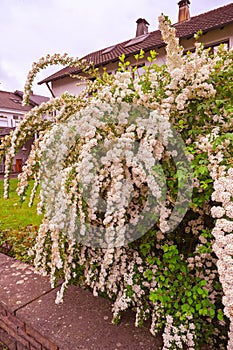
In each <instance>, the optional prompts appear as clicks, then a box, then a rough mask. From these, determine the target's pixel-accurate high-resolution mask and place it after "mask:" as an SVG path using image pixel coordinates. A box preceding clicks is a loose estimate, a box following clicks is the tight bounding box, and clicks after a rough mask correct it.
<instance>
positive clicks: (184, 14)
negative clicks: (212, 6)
mask: <svg viewBox="0 0 233 350" xmlns="http://www.w3.org/2000/svg"><path fill="white" fill-rule="evenodd" d="M178 5H179V16H178V22H179V23H180V22H184V21H188V20H189V19H190V12H189V5H190V1H189V0H181V1H179V2H178Z"/></svg>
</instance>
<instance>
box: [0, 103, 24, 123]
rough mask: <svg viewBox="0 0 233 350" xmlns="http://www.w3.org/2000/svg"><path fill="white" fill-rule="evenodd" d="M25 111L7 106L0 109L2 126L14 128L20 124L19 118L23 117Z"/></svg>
mask: <svg viewBox="0 0 233 350" xmlns="http://www.w3.org/2000/svg"><path fill="white" fill-rule="evenodd" d="M23 116H24V113H23V112H19V111H16V110H13V109H12V110H10V109H6V108H1V109H0V127H3V128H4V127H5V128H7V127H8V128H14V127H15V126H16V125H17V124H18V120H20V119H21V118H23Z"/></svg>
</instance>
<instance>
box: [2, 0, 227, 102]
mask: <svg viewBox="0 0 233 350" xmlns="http://www.w3.org/2000/svg"><path fill="white" fill-rule="evenodd" d="M231 2H232V1H229V0H191V5H190V12H191V16H195V15H198V14H200V13H203V12H207V11H209V10H211V9H214V8H217V7H220V6H223V5H226V4H229V3H231ZM177 3H178V0H117V1H113V0H86V1H85V0H84V1H83V0H0V90H6V91H15V90H23V86H24V83H25V80H26V76H27V72H28V71H29V69H30V67H31V65H32V63H33V62H34V61H38V60H39V58H40V57H42V56H44V55H46V54H48V53H49V54H54V53H61V54H63V53H65V52H67V53H68V54H69V55H71V56H77V57H80V58H81V57H83V56H84V55H85V54H87V53H90V52H92V51H95V50H98V49H102V48H105V47H108V46H111V45H113V44H115V43H118V42H121V41H125V40H127V39H130V38H132V37H134V36H135V33H136V20H137V19H138V18H140V17H142V18H145V19H146V20H147V21H148V22H149V23H150V26H149V31H153V30H156V29H158V16H159V15H160V14H161V13H164V14H165V15H168V16H169V17H170V19H171V20H172V22H173V23H175V22H177V16H178V5H177ZM60 68H61V67H57V68H56V70H59V69H60ZM53 71H54V68H53V69H52V70H51V69H49V70H46V71H43V73H41V74H40V75H38V78H37V81H36V82H35V83H34V86H33V91H34V93H37V94H42V95H46V96H50V94H49V92H48V89H47V88H46V87H45V86H44V87H43V86H42V87H41V86H39V85H37V82H38V81H39V80H42V79H43V78H44V77H46V76H49V75H50V74H51V73H52V72H53Z"/></svg>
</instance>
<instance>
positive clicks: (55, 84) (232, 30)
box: [38, 0, 233, 97]
mask: <svg viewBox="0 0 233 350" xmlns="http://www.w3.org/2000/svg"><path fill="white" fill-rule="evenodd" d="M189 5H190V1H189V0H181V1H179V3H178V6H179V8H178V10H179V11H178V22H177V23H175V24H174V25H173V26H174V27H175V28H176V30H177V36H178V37H179V40H180V44H181V45H182V46H183V47H184V50H185V51H188V50H193V49H194V38H193V36H194V34H195V33H197V32H198V31H199V30H202V32H203V35H202V36H201V41H202V42H203V44H204V45H205V47H206V48H207V47H210V48H211V49H212V50H215V48H217V47H218V46H219V45H220V43H224V44H225V45H226V46H227V47H228V48H230V47H233V3H229V4H228V5H226V6H222V7H219V8H217V9H215V10H212V11H209V12H206V13H202V14H200V15H198V16H194V17H191V16H190V9H189ZM136 23H137V29H136V36H135V37H134V38H131V39H128V40H126V41H124V42H121V43H118V44H115V45H112V46H110V47H107V48H104V49H102V50H98V51H95V52H92V53H90V54H88V55H86V56H85V57H83V59H86V60H87V62H93V63H94V65H95V67H98V68H99V69H100V72H101V71H103V68H105V69H106V70H107V72H108V73H112V74H114V72H116V70H117V69H118V62H119V56H121V55H122V54H123V53H124V54H125V55H126V57H127V59H128V60H129V61H130V62H131V64H132V65H134V63H135V64H136V61H135V58H134V55H135V54H137V53H139V51H140V49H143V50H144V52H145V58H144V59H143V60H141V61H140V64H141V65H146V64H149V63H148V62H147V60H146V58H147V56H148V55H149V52H150V50H155V51H156V52H157V53H158V58H157V63H158V64H162V63H165V61H166V52H165V46H166V45H165V43H164V42H163V40H162V38H161V33H160V31H159V30H155V31H151V32H149V29H148V26H149V23H148V22H147V21H146V20H145V19H144V18H139V19H138V20H137V21H136ZM77 74H80V75H82V74H83V73H82V72H81V71H80V70H77V68H74V67H65V68H63V69H61V70H59V71H58V72H56V73H54V74H52V75H50V76H49V77H47V78H46V79H44V80H42V81H40V82H39V83H38V84H46V85H47V86H48V88H49V90H50V92H51V93H52V95H53V96H54V97H55V96H60V95H61V94H62V93H63V92H64V91H68V92H70V93H72V94H74V95H79V93H80V92H81V91H82V89H83V88H84V87H85V82H83V80H79V79H77V78H72V77H71V76H72V75H77ZM77 83H79V84H78V86H77V85H76V84H77Z"/></svg>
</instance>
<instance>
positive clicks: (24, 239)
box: [0, 179, 42, 263]
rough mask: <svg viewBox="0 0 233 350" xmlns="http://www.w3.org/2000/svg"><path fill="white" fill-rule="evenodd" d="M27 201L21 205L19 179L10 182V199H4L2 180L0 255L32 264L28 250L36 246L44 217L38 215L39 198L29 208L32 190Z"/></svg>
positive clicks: (0, 188)
mask: <svg viewBox="0 0 233 350" xmlns="http://www.w3.org/2000/svg"><path fill="white" fill-rule="evenodd" d="M32 186H33V182H31V183H30V185H29V188H28V195H27V196H26V200H25V201H24V202H23V203H21V202H20V197H19V196H18V195H17V193H16V188H17V179H11V180H10V189H9V198H8V199H4V198H3V180H0V253H4V254H7V255H10V256H13V257H15V258H17V259H19V260H22V261H25V262H29V263H31V262H32V258H31V257H29V256H28V250H29V249H30V248H32V247H33V246H34V244H35V238H36V235H37V231H38V226H39V225H40V223H41V221H42V216H39V215H37V211H36V205H37V203H38V196H37V197H36V198H35V202H34V204H33V206H32V207H31V208H29V207H28V202H29V200H30V191H29V190H30V188H32Z"/></svg>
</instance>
